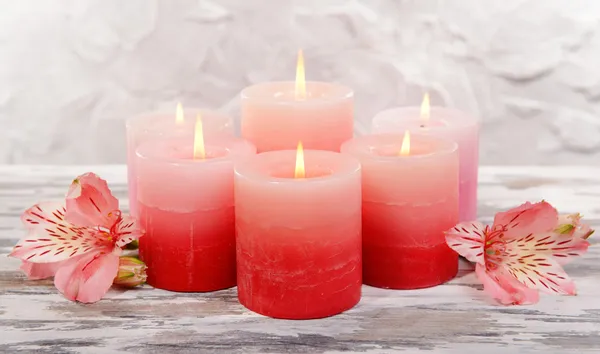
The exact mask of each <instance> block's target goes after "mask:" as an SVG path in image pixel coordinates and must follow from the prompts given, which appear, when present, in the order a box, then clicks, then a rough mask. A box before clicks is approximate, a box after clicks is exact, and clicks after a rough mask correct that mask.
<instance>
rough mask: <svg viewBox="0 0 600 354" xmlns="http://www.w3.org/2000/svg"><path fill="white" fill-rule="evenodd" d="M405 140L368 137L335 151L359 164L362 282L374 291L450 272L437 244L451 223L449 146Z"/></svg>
mask: <svg viewBox="0 0 600 354" xmlns="http://www.w3.org/2000/svg"><path fill="white" fill-rule="evenodd" d="M410 138H411V139H410V144H409V145H408V144H407V143H404V144H403V146H401V144H402V143H403V141H405V142H406V141H407V140H406V139H404V140H403V137H402V135H400V134H398V135H395V134H386V135H368V136H362V137H358V138H354V139H352V140H350V141H348V142H346V143H344V145H342V153H343V154H349V155H352V156H354V157H356V158H358V159H359V160H360V162H361V165H362V196H363V202H362V203H363V204H362V205H363V206H362V221H363V279H364V283H365V284H368V285H372V286H376V287H380V288H392V289H415V288H424V287H429V286H433V285H437V284H441V283H443V282H445V281H448V280H450V279H452V278H453V277H454V276H455V275H456V272H457V271H458V255H457V254H456V253H455V252H454V251H452V250H451V249H450V248H449V247H448V246H447V245H446V241H445V237H444V231H446V230H448V229H450V228H451V227H453V226H454V225H456V223H457V222H458V155H457V147H456V144H455V143H453V142H450V141H444V140H440V139H438V138H434V137H431V136H422V135H412V136H411V137H410ZM407 146H408V147H407Z"/></svg>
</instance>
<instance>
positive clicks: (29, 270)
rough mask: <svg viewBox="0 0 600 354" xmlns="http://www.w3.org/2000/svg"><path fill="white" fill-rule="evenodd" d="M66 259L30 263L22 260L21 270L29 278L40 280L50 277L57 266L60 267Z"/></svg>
mask: <svg viewBox="0 0 600 354" xmlns="http://www.w3.org/2000/svg"><path fill="white" fill-rule="evenodd" d="M65 262H66V261H61V262H54V263H32V262H27V261H23V262H22V263H21V270H23V271H24V272H25V274H27V278H29V280H40V279H46V278H51V277H53V276H54V274H55V273H56V271H57V270H58V268H60V267H61V266H62V265H63V264H64V263H65Z"/></svg>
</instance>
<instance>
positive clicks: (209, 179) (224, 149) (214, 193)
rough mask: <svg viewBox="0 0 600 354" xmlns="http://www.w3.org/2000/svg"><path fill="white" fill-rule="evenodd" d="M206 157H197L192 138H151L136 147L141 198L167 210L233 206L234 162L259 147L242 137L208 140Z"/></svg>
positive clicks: (149, 203) (151, 204)
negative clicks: (194, 152)
mask: <svg viewBox="0 0 600 354" xmlns="http://www.w3.org/2000/svg"><path fill="white" fill-rule="evenodd" d="M205 142H206V154H207V157H206V158H205V159H194V158H193V140H192V139H166V140H159V141H149V142H146V143H143V144H142V145H140V147H139V148H138V149H137V150H136V159H135V166H136V182H137V188H138V191H137V200H138V201H139V202H141V203H143V204H145V205H147V206H152V207H155V208H159V209H163V210H172V211H180V212H191V211H197V210H205V209H217V208H222V207H227V206H231V205H233V199H232V198H233V165H234V163H235V161H237V160H238V159H240V158H243V157H245V156H250V155H254V154H255V153H256V148H255V147H254V146H253V145H252V144H250V143H248V142H247V141H245V140H242V139H236V138H224V137H220V138H218V139H206V141H205Z"/></svg>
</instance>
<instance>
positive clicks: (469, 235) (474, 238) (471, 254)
mask: <svg viewBox="0 0 600 354" xmlns="http://www.w3.org/2000/svg"><path fill="white" fill-rule="evenodd" d="M484 230H485V226H484V225H483V224H482V223H480V222H478V221H474V222H463V223H460V224H458V225H456V226H455V227H453V228H451V229H450V230H448V231H446V243H447V244H448V246H449V247H450V248H452V249H453V250H454V251H456V252H457V253H458V254H460V255H461V256H463V257H465V258H466V259H468V260H469V261H471V262H475V263H479V264H484V256H483V246H484V242H485V232H484Z"/></svg>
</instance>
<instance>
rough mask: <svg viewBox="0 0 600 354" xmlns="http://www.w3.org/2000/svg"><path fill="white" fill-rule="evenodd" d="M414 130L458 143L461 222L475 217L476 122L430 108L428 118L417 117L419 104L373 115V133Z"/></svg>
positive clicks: (463, 115) (448, 110) (447, 110)
mask: <svg viewBox="0 0 600 354" xmlns="http://www.w3.org/2000/svg"><path fill="white" fill-rule="evenodd" d="M406 130H410V131H411V132H413V133H417V134H424V135H432V136H436V137H440V138H443V139H446V140H451V141H454V142H456V143H457V144H458V154H459V160H460V172H459V180H460V186H459V203H460V215H459V220H460V221H473V220H477V173H478V169H479V122H478V121H477V119H475V118H474V117H472V116H469V115H467V114H466V113H464V112H461V111H458V110H456V109H452V108H447V107H431V111H430V119H429V121H423V119H421V117H420V108H419V107H400V108H392V109H389V110H386V111H383V112H381V113H379V114H377V115H376V116H375V117H374V118H373V123H372V131H373V133H375V134H385V133H404V132H405V131H406Z"/></svg>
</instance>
